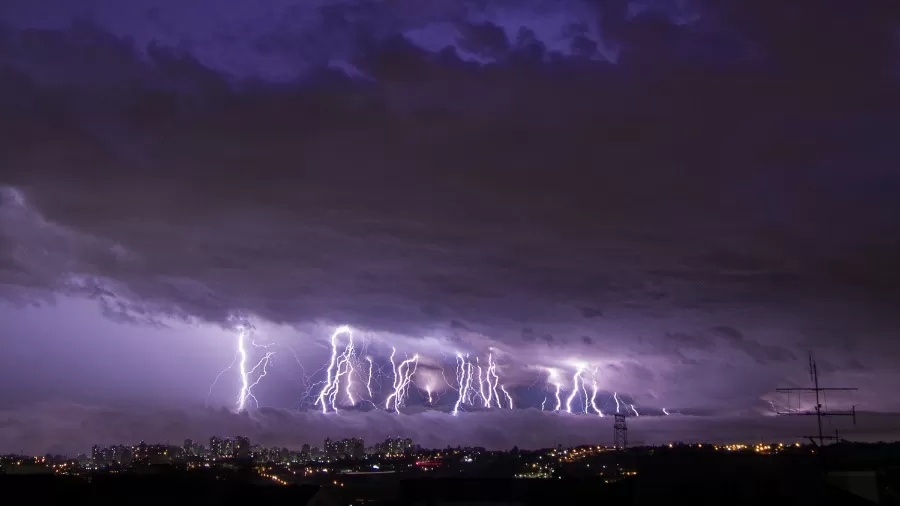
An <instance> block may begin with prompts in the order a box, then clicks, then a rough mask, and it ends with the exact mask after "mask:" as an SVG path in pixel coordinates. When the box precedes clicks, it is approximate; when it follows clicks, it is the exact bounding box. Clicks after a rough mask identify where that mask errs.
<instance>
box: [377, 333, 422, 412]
mask: <svg viewBox="0 0 900 506" xmlns="http://www.w3.org/2000/svg"><path fill="white" fill-rule="evenodd" d="M396 354H397V348H393V349H392V350H391V368H392V369H393V370H394V391H393V392H392V393H391V395H389V396H388V398H387V400H385V401H384V409H386V410H390V409H391V403H393V406H394V411H396V412H397V413H398V414H399V413H400V408H401V407H403V405H404V404H405V403H406V397H407V395H408V394H409V384H410V382H412V377H413V374H415V373H416V367H418V366H419V356H418V355H414V356H413V358H408V359H406V360H404V361H403V362H400V363H399V364H395V362H394V355H396ZM428 397H429V402H430V398H431V394H430V393H429V396H428Z"/></svg>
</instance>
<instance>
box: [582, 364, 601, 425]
mask: <svg viewBox="0 0 900 506" xmlns="http://www.w3.org/2000/svg"><path fill="white" fill-rule="evenodd" d="M591 382H592V383H591V398H590V400H589V401H588V405H589V406H590V407H591V409H593V410H594V411H596V412H597V414H598V415H600V416H601V417H602V416H603V411H600V408H598V407H597V369H594V374H593V375H592V376H591ZM584 412H585V413H587V407H585V410H584Z"/></svg>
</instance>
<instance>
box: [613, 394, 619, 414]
mask: <svg viewBox="0 0 900 506" xmlns="http://www.w3.org/2000/svg"><path fill="white" fill-rule="evenodd" d="M613 399H615V400H616V413H618V412H619V394H618V393H617V392H613Z"/></svg>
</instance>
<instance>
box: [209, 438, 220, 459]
mask: <svg viewBox="0 0 900 506" xmlns="http://www.w3.org/2000/svg"><path fill="white" fill-rule="evenodd" d="M209 454H210V455H211V456H213V457H220V456H222V440H221V439H219V438H217V437H216V436H213V437H211V438H209Z"/></svg>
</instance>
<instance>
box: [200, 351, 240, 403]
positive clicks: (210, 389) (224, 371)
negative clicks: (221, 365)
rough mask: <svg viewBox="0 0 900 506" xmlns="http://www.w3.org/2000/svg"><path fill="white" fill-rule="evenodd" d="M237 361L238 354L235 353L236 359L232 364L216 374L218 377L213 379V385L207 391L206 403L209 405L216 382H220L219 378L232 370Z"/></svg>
mask: <svg viewBox="0 0 900 506" xmlns="http://www.w3.org/2000/svg"><path fill="white" fill-rule="evenodd" d="M237 361H238V355H237V353H235V354H234V360H232V361H231V364H229V365H228V367H226V368H225V369H222V370H221V371H219V374H216V379H214V380H213V382H212V385H210V386H209V392H207V393H206V404H207V405H209V397H210V396H211V395H212V391H213V387H215V386H216V383H218V382H219V378H221V377H222V375H223V374H225V373H226V372H228V371H230V370H231V368H232V367H234V364H236V363H237Z"/></svg>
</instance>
